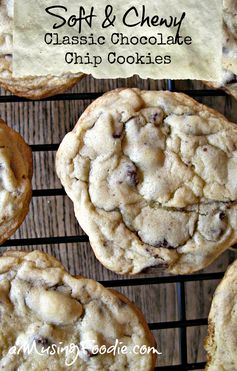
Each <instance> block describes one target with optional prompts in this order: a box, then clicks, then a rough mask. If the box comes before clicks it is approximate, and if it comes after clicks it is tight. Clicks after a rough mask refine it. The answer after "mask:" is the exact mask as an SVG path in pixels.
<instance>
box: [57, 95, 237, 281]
mask: <svg viewBox="0 0 237 371" xmlns="http://www.w3.org/2000/svg"><path fill="white" fill-rule="evenodd" d="M56 169H57V173H58V176H59V178H60V179H61V182H62V184H63V186H64V187H65V190H66V192H67V194H68V195H69V197H70V198H71V199H72V201H73V203H74V209H75V214H76V217H77V219H78V221H79V223H80V225H81V227H82V228H83V229H84V231H85V232H86V233H87V234H88V236H89V239H90V243H91V246H92V248H93V250H94V252H95V254H96V256H97V258H98V259H99V260H100V261H101V263H102V264H104V265H105V266H106V267H107V268H108V269H111V270H112V271H115V272H117V273H122V274H125V273H130V274H134V273H138V272H141V271H142V270H143V269H144V268H147V267H151V266H162V267H163V266H166V267H167V268H168V269H169V271H170V272H173V273H179V274H182V273H191V272H194V271H197V270H199V269H202V268H204V267H205V266H207V265H208V264H210V263H211V262H212V261H213V260H214V259H215V258H216V257H217V256H218V255H219V254H221V252H223V251H224V250H225V249H227V248H228V247H230V246H231V245H232V244H233V243H235V242H236V241H237V227H236V226H237V205H236V200H237V126H235V124H232V123H230V122H228V121H227V119H225V118H224V117H223V116H222V115H221V114H219V113H218V112H216V111H214V110H212V109H210V108H208V107H206V106H204V105H202V104H199V103H198V102H196V101H195V100H193V99H191V98H189V97H188V96H186V95H183V94H178V93H170V92H163V91H159V92H158V91H140V90H138V89H118V90H114V91H111V92H109V93H107V94H105V95H103V96H102V97H101V98H99V99H97V100H96V101H95V102H94V103H92V104H91V105H90V106H89V107H88V108H87V109H86V111H85V112H84V113H83V115H82V116H81V118H80V119H79V121H78V123H77V125H76V126H75V128H74V129H73V131H72V132H70V133H68V134H67V135H66V136H65V138H64V139H63V141H62V143H61V145H60V147H59V150H58V153H57V157H56Z"/></svg>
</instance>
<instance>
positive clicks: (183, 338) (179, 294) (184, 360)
mask: <svg viewBox="0 0 237 371" xmlns="http://www.w3.org/2000/svg"><path fill="white" fill-rule="evenodd" d="M167 87H168V90H170V91H178V92H182V93H186V94H188V95H189V96H192V97H203V96H205V97H208V96H225V95H226V94H225V93H224V92H223V91H220V90H206V89H205V90H176V88H175V82H174V81H172V80H167ZM102 94H103V93H67V94H59V95H57V96H53V97H50V98H46V99H43V100H47V101H61V100H64V101H65V100H93V99H96V98H98V97H99V96H100V95H102ZM10 102H30V101H28V100H27V99H25V98H20V97H16V96H12V95H4V96H0V103H10ZM58 146H59V145H58V144H37V145H32V146H31V148H32V151H33V152H42V151H55V150H57V149H58ZM64 194H65V191H64V190H63V189H42V190H34V191H33V197H44V196H58V195H64ZM88 241H89V240H88V237H87V236H85V235H80V236H62V237H45V238H44V237H42V238H27V239H13V240H9V241H7V242H6V243H5V244H4V245H2V246H5V247H13V246H14V247H16V246H18V247H19V246H37V245H49V244H63V243H80V242H88ZM223 275H224V273H222V272H218V273H199V274H194V275H183V276H162V277H147V278H139V277H138V278H130V279H121V280H107V281H103V282H101V283H102V284H103V285H104V286H105V287H111V288H113V287H125V286H138V285H159V284H170V283H175V284H176V300H177V305H178V315H179V320H176V321H168V322H158V323H149V327H150V329H151V330H152V331H155V330H160V329H179V350H180V363H179V364H178V365H168V366H162V367H156V370H158V371H178V370H179V371H181V370H182V371H184V370H201V369H204V368H205V362H199V363H188V356H187V354H188V344H187V328H189V327H195V326H205V325H207V318H195V319H191V320H190V319H187V317H186V297H185V284H186V283H187V282H192V281H199V282H200V281H206V280H216V279H221V278H222V277H223Z"/></svg>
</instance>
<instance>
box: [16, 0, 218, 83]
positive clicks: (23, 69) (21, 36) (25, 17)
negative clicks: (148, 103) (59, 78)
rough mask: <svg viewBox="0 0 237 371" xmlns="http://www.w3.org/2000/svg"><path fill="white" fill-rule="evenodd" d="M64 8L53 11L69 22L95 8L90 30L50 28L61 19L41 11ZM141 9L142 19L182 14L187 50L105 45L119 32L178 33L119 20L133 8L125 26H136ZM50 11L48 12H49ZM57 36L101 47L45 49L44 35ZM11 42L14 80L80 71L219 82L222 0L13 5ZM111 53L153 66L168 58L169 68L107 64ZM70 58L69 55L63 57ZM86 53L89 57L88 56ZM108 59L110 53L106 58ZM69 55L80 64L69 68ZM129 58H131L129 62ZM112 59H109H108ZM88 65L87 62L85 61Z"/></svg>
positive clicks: (35, 0)
mask: <svg viewBox="0 0 237 371" xmlns="http://www.w3.org/2000/svg"><path fill="white" fill-rule="evenodd" d="M108 4H111V5H112V6H113V15H116V21H115V22H114V25H113V26H111V27H108V28H105V29H102V27H101V24H102V22H103V20H104V19H105V13H104V9H105V7H106V5H108ZM56 5H57V6H59V5H60V6H64V7H66V8H67V12H66V11H65V10H63V9H59V10H57V11H56V10H53V11H54V12H55V13H57V14H59V15H61V16H63V17H65V18H66V19H68V18H69V17H70V16H71V15H73V14H75V15H77V16H78V12H79V7H80V6H83V7H84V8H85V10H86V13H88V12H89V10H90V8H91V6H94V13H95V15H96V17H95V18H94V19H93V24H92V27H91V28H90V27H89V26H88V25H86V24H85V23H83V24H82V30H81V33H79V31H78V25H76V26H75V27H69V26H68V25H64V26H63V27H61V28H58V29H53V25H54V24H55V23H57V24H59V23H61V19H59V18H56V17H55V16H52V15H50V14H48V13H46V11H45V8H47V7H50V6H56ZM142 5H145V10H146V16H150V18H152V16H154V15H158V16H159V17H163V18H167V19H169V17H170V16H173V17H175V16H176V17H177V19H179V18H180V17H181V15H182V13H183V12H186V16H185V19H184V20H183V23H182V27H181V31H180V35H181V36H190V37H191V38H192V44H191V45H149V44H148V45H140V44H138V45H124V46H122V45H113V44H112V43H111V42H110V37H111V34H112V33H123V34H124V35H126V36H130V37H131V36H137V37H139V36H147V37H150V36H157V34H158V33H162V34H163V37H164V39H166V37H167V36H168V35H173V36H174V35H175V34H176V31H177V28H175V27H173V28H169V29H168V28H166V27H165V26H154V27H152V26H151V27H148V26H142V27H141V26H140V25H137V26H136V27H126V26H125V25H123V24H122V17H123V15H124V13H125V11H126V10H128V9H129V8H130V7H131V6H135V7H136V9H137V11H138V16H137V17H136V15H135V13H134V12H133V11H131V13H130V16H129V17H128V18H127V20H128V22H130V23H132V22H133V23H135V20H136V22H139V21H140V20H141V18H142V16H141V14H142ZM51 11H52V10H51ZM46 33H48V34H51V33H53V34H55V33H57V34H58V38H59V40H62V38H63V36H69V37H70V39H71V38H72V36H77V37H80V36H88V35H90V34H93V35H94V36H96V37H98V36H104V37H105V39H106V43H105V45H92V46H88V45H47V44H46V43H45V41H44V37H45V34H46ZM13 35H14V37H13V40H14V43H13V75H14V76H15V77H23V76H29V75H32V76H39V75H60V74H62V73H68V72H72V73H77V72H84V73H87V74H92V75H93V76H94V77H96V78H118V77H129V76H132V75H134V74H138V75H140V76H141V77H142V78H149V77H150V78H155V79H161V78H169V79H186V78H190V79H202V80H220V78H221V57H222V0H208V1H207V0H198V1H197V0H160V1H159V0H154V1H150V0H144V1H142V2H141V1H140V0H132V1H131V2H129V1H127V0H111V1H108V0H100V1H97V2H95V1H94V0H83V1H82V2H80V3H79V2H78V0H70V1H69V0H68V1H67V0H66V1H65V0H64V1H62V0H57V1H56V0H17V1H15V9H14V34H13ZM112 52H114V53H116V56H121V57H120V60H122V59H123V57H125V59H126V57H127V56H130V58H129V60H130V62H131V60H133V59H132V58H133V57H134V55H136V53H138V55H139V56H140V55H148V53H150V56H151V58H152V60H153V61H154V58H155V56H157V55H160V56H161V57H163V58H164V56H166V55H167V56H170V57H171V63H170V64H164V63H162V64H156V63H154V64H140V63H131V64H129V63H127V62H125V63H124V64H119V63H117V62H115V63H113V64H110V63H109V62H108V54H109V53H112ZM67 53H71V54H67ZM87 53H89V54H87ZM65 55H67V57H68V56H69V60H70V61H73V62H72V63H70V64H67V63H66V62H65ZM86 55H87V56H88V55H89V57H90V58H91V64H86V63H85V62H84V61H85V58H84V57H85V56H86ZM110 55H111V54H110ZM74 56H80V57H78V58H79V59H80V58H81V59H82V64H76V63H74V62H75V60H74ZM94 56H100V57H101V58H102V62H101V63H100V64H99V65H98V66H97V67H94V66H93V62H94V58H93V57H94ZM131 56H133V57H131ZM112 59H113V58H112ZM86 60H87V61H88V59H86Z"/></svg>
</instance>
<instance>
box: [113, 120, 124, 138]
mask: <svg viewBox="0 0 237 371" xmlns="http://www.w3.org/2000/svg"><path fill="white" fill-rule="evenodd" d="M122 133H123V124H122V122H118V123H116V124H115V125H114V132H113V134H112V136H113V138H114V139H118V138H121V136H122Z"/></svg>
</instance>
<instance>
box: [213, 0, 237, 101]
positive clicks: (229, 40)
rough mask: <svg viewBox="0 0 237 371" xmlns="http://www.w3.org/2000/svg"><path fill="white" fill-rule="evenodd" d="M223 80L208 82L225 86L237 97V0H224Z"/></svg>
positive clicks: (215, 85) (216, 85) (214, 85)
mask: <svg viewBox="0 0 237 371" xmlns="http://www.w3.org/2000/svg"><path fill="white" fill-rule="evenodd" d="M222 66H223V73H222V80H221V81H220V82H211V83H210V82H208V83H207V84H208V85H210V86H213V87H216V88H220V87H222V88H224V89H225V90H226V91H227V92H228V93H229V94H232V95H233V96H234V97H235V98H236V99H237V1H236V0H223V57H222Z"/></svg>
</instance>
